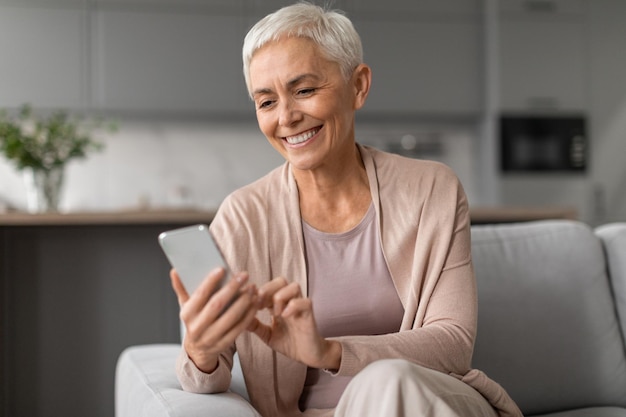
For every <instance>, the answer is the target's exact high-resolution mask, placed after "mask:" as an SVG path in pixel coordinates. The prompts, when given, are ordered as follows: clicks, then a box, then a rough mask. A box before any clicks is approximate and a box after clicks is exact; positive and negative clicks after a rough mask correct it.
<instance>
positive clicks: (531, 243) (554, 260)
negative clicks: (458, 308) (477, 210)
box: [472, 220, 626, 415]
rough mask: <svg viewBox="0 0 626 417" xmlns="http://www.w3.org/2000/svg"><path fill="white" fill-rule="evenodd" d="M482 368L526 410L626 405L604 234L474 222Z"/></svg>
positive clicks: (581, 228)
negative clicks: (487, 224)
mask: <svg viewBox="0 0 626 417" xmlns="http://www.w3.org/2000/svg"><path fill="white" fill-rule="evenodd" d="M472 256H473V261H474V268H475V271H476V278H477V283H478V302H479V317H478V336H477V340H476V347H475V353H474V358H473V366H474V367H476V368H478V369H481V370H483V371H485V372H486V373H487V375H489V376H490V377H491V378H493V379H495V380H496V381H498V382H499V383H500V384H502V386H503V387H504V388H505V389H506V390H507V391H508V392H509V394H510V395H511V397H513V399H514V400H515V401H516V402H517V403H518V405H519V406H520V408H521V409H522V412H523V413H524V415H532V414H544V413H550V412H557V411H563V410H571V409H575V408H584V407H591V406H596V405H599V404H603V405H615V406H626V389H625V387H626V359H625V357H624V346H623V343H622V337H621V334H620V328H619V324H618V320H617V315H616V311H615V304H614V302H613V299H612V295H611V288H610V284H609V278H608V276H607V273H606V263H605V260H604V254H603V250H602V246H601V243H600V241H599V239H598V238H597V237H596V236H595V235H594V233H593V231H592V230H591V229H590V228H589V227H587V226H585V225H584V224H582V223H578V222H573V221H567V220H554V221H537V222H531V223H519V224H511V225H499V226H497V227H496V226H474V227H473V228H472Z"/></svg>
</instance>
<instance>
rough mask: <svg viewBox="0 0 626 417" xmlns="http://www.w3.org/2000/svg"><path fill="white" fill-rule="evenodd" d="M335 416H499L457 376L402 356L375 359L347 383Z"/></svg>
mask: <svg viewBox="0 0 626 417" xmlns="http://www.w3.org/2000/svg"><path fill="white" fill-rule="evenodd" d="M335 417H497V413H496V411H495V410H494V409H493V407H492V406H491V405H490V404H489V402H488V401H487V400H486V399H485V398H484V397H483V396H482V395H480V394H479V393H478V392H477V391H476V390H474V389H473V388H472V387H470V386H469V385H467V384H465V383H463V382H461V381H459V380H458V379H456V378H454V377H452V376H450V375H446V374H444V373H442V372H437V371H434V370H432V369H428V368H424V367H423V366H419V365H415V364H413V363H410V362H408V361H405V360H402V359H386V360H381V361H377V362H374V363H372V364H370V365H369V366H367V367H366V368H365V369H363V370H362V371H361V372H359V373H358V374H357V375H356V376H355V377H354V378H353V379H352V381H350V383H349V384H348V386H347V388H346V390H345V391H344V393H343V395H342V396H341V399H340V400H339V404H338V405H337V408H336V409H335Z"/></svg>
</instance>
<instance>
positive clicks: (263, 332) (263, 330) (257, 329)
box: [246, 317, 272, 344]
mask: <svg viewBox="0 0 626 417" xmlns="http://www.w3.org/2000/svg"><path fill="white" fill-rule="evenodd" d="M246 330H248V331H249V332H252V333H254V334H256V335H257V336H258V338H259V339H261V340H262V341H263V343H265V344H268V343H269V341H270V337H271V335H272V329H271V327H270V326H267V325H265V324H263V323H261V321H259V319H257V318H256V317H255V318H254V319H253V320H252V321H251V322H250V324H249V325H248V327H247V328H246Z"/></svg>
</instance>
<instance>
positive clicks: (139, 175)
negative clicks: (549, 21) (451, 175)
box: [0, 120, 474, 211]
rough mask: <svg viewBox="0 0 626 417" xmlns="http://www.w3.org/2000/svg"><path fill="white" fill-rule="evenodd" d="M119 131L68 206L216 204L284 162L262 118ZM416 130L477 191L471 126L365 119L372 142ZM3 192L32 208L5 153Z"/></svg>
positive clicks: (150, 124)
mask: <svg viewBox="0 0 626 417" xmlns="http://www.w3.org/2000/svg"><path fill="white" fill-rule="evenodd" d="M118 123H119V127H120V128H119V131H118V132H117V133H115V134H109V133H107V134H106V135H103V136H101V138H102V140H103V141H104V142H105V149H104V151H103V152H101V153H97V154H93V155H92V156H90V157H89V158H88V159H87V160H84V161H77V162H72V163H71V164H70V165H69V167H68V170H67V180H66V184H65V188H64V194H63V199H62V203H61V210H64V211H75V210H124V209H131V210H134V209H148V208H155V209H162V208H182V207H188V206H192V207H195V208H215V207H217V206H218V205H219V203H220V202H221V201H222V199H223V198H224V197H225V196H226V195H227V194H228V193H230V192H231V191H233V190H234V189H236V188H238V187H241V186H243V185H245V184H248V183H250V182H252V181H254V180H255V179H257V178H259V177H260V176H262V175H263V174H265V173H267V172H268V171H270V170H271V169H272V168H274V167H276V166H278V165H279V164H281V163H282V162H283V159H282V157H281V156H280V155H279V154H278V153H277V152H276V151H275V150H274V149H273V148H272V147H271V145H270V144H269V143H268V142H267V140H266V139H265V137H264V136H263V135H262V134H261V132H260V131H259V130H258V128H257V127H256V126H254V125H243V126H242V125H240V126H232V125H229V124H221V123H200V122H171V121H170V122H157V121H136V120H134V121H133V120H125V121H119V122H118ZM407 133H410V134H412V135H413V137H415V138H416V141H421V142H425V141H427V140H432V138H433V136H434V137H435V139H436V140H437V142H438V143H439V146H438V148H437V149H436V150H435V151H434V152H432V151H431V152H430V153H428V154H424V155H423V156H424V157H428V158H430V159H438V160H441V161H443V162H445V163H447V164H449V165H450V166H452V167H453V168H454V169H455V170H456V171H457V174H458V175H459V177H460V178H461V180H462V181H463V183H464V185H465V187H466V191H467V193H468V195H470V198H471V195H472V194H473V188H474V185H473V183H474V181H473V167H472V163H471V162H472V161H471V159H469V158H467V155H468V154H469V153H470V152H471V147H472V142H473V139H474V136H473V132H472V129H471V127H470V126H466V125H456V126H448V125H432V126H429V125H415V126H413V125H394V127H393V128H390V127H386V126H380V125H375V126H368V125H359V129H358V131H357V136H359V137H360V138H361V139H362V141H363V142H364V143H368V144H372V145H376V146H380V147H384V146H386V144H390V143H391V144H393V143H396V142H397V140H398V138H401V137H402V136H404V135H405V134H407ZM0 178H2V181H1V188H0V195H1V196H3V197H4V198H5V199H6V201H8V202H10V204H11V205H13V206H16V207H19V208H25V205H26V195H25V190H24V186H23V182H22V178H21V176H20V175H19V174H18V173H17V172H16V171H15V170H14V169H13V167H12V166H11V165H10V164H9V163H8V162H7V161H6V160H3V159H0Z"/></svg>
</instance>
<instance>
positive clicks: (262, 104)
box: [257, 100, 273, 109]
mask: <svg viewBox="0 0 626 417" xmlns="http://www.w3.org/2000/svg"><path fill="white" fill-rule="evenodd" d="M272 103H273V102H272V101H271V100H263V101H260V102H259V104H257V107H258V108H259V109H265V108H267V107H269V106H271V105H272Z"/></svg>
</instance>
